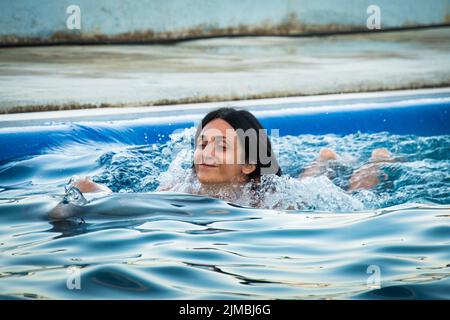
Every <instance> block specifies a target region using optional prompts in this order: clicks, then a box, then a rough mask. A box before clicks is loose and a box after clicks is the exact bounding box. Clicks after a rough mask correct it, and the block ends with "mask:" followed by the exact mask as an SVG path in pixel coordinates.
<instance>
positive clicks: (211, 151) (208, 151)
mask: <svg viewBox="0 0 450 320" xmlns="http://www.w3.org/2000/svg"><path fill="white" fill-rule="evenodd" d="M215 150H216V149H215V147H214V143H208V144H207V145H206V147H205V148H204V149H203V158H204V159H205V160H206V159H207V158H214V156H215Z"/></svg>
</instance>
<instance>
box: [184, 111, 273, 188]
mask: <svg viewBox="0 0 450 320" xmlns="http://www.w3.org/2000/svg"><path fill="white" fill-rule="evenodd" d="M215 119H222V120H224V121H226V122H227V123H228V124H229V125H230V126H231V127H233V129H234V130H236V131H237V130H238V129H242V131H243V132H244V133H245V132H246V131H247V130H248V129H253V132H257V133H258V134H256V137H254V138H256V141H257V149H256V150H257V152H256V155H255V154H250V143H249V139H248V138H249V137H248V136H244V135H242V134H241V133H242V132H240V130H239V131H237V133H238V137H239V141H240V142H241V145H242V146H243V147H244V157H245V162H246V163H252V164H255V165H256V169H255V170H254V171H253V172H252V173H250V174H249V175H248V177H249V178H250V179H253V178H259V177H261V174H262V173H261V172H262V169H263V170H264V171H265V174H276V175H277V176H281V168H280V166H279V165H278V161H277V159H276V158H275V154H274V152H273V151H272V145H271V143H270V139H269V137H268V136H267V134H266V132H265V131H262V130H264V127H263V126H262V125H261V123H260V122H259V121H258V119H256V118H255V116H254V115H253V114H251V113H250V112H248V111H246V110H236V109H234V108H220V109H217V110H213V111H211V112H209V113H208V114H207V115H206V116H205V117H204V118H203V119H202V121H201V123H200V124H199V126H198V128H197V132H196V133H195V144H197V139H198V136H199V135H200V133H201V131H202V129H203V128H204V127H205V126H206V125H207V124H208V123H209V122H211V121H212V120H215ZM260 148H263V150H266V151H265V156H266V157H268V158H269V159H270V160H269V162H268V163H266V164H265V163H262V161H261V160H262V159H260ZM192 167H193V168H194V170H195V167H194V165H193V166H192Z"/></svg>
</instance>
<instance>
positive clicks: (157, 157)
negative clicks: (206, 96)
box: [0, 129, 450, 299]
mask: <svg viewBox="0 0 450 320" xmlns="http://www.w3.org/2000/svg"><path fill="white" fill-rule="evenodd" d="M193 134H194V129H187V130H185V131H183V132H180V133H177V134H174V135H172V136H171V138H170V140H169V141H167V142H165V143H155V144H152V145H145V146H123V145H119V144H116V143H114V144H95V145H87V144H80V143H77V144H72V145H66V146H59V147H58V148H57V149H51V150H48V152H46V153H45V154H40V155H35V156H29V157H27V158H25V159H16V160H14V161H10V162H8V163H3V164H1V165H0V216H1V220H0V226H1V227H0V261H1V262H2V263H1V266H0V297H3V298H11V297H19V298H32V299H40V298H61V299H92V298H102V299H103V298H125V299H128V298H138V299H176V298H178V299H180V298H181V299H183V298H192V299H218V298H222V299H240V298H248V299H274V298H357V299H358V298H369V299H370V298H389V299H391V298H412V299H414V298H418V299H421V298H425V299H433V298H438V299H449V298H450V296H449V292H450V281H449V279H450V277H449V275H450V272H449V270H450V246H449V244H450V223H449V218H450V214H449V212H450V207H449V204H450V170H449V169H450V137H449V136H434V137H418V136H413V135H410V136H398V135H392V134H388V133H376V134H362V133H358V134H352V135H347V136H338V135H323V136H310V135H302V136H284V137H279V138H274V139H273V143H274V145H276V150H278V151H277V152H278V158H279V162H280V165H281V167H282V169H283V172H284V175H283V176H282V177H275V176H267V177H264V178H263V179H262V181H261V184H260V186H259V188H258V189H256V191H255V189H254V188H252V185H251V184H247V185H245V186H242V189H241V190H239V189H237V190H235V192H232V193H230V192H229V190H226V191H225V190H219V189H214V188H212V189H210V190H206V189H202V186H201V185H200V184H199V183H198V181H196V178H195V176H194V175H193V174H192V170H191V166H192V137H193ZM323 147H328V148H333V149H334V150H336V151H337V153H338V154H339V155H340V158H339V159H338V160H337V161H336V162H333V163H332V164H331V165H330V167H329V168H328V175H329V177H330V178H327V177H325V176H319V177H315V178H307V179H304V180H302V181H299V180H298V179H297V177H298V175H299V174H300V173H301V172H302V170H303V169H304V168H305V167H306V166H307V165H308V164H309V163H310V162H311V161H313V160H314V159H315V158H316V157H317V154H318V152H319V150H320V149H321V148H323ZM380 147H384V148H387V149H389V150H390V151H391V152H392V153H393V154H394V156H395V158H396V162H391V163H388V164H385V165H383V167H382V172H383V173H386V174H387V175H388V176H389V178H388V179H386V180H384V181H382V183H381V184H380V185H378V186H377V187H376V188H374V189H372V190H364V191H358V192H348V191H346V190H347V185H348V178H349V177H350V175H351V173H352V172H353V170H355V169H357V168H359V167H360V166H362V165H364V164H365V163H367V161H368V159H369V157H370V153H371V151H372V150H373V149H374V148H380ZM73 175H79V176H83V175H91V176H93V177H94V179H95V180H96V181H98V182H101V183H105V184H107V185H108V186H109V187H110V188H112V189H113V190H114V191H115V192H116V193H114V194H113V195H104V194H99V195H96V196H89V195H87V194H85V195H81V196H80V194H78V193H70V192H69V193H68V194H65V192H64V186H65V185H66V184H67V182H68V181H69V179H70V177H72V176H73ZM166 186H168V187H171V188H172V192H169V193H155V192H152V191H155V190H156V189H157V188H158V187H166ZM69 190H70V189H69ZM240 191H242V192H240ZM184 192H189V193H192V194H186V193H184ZM201 192H205V194H206V195H209V196H201V195H196V193H201ZM252 192H253V193H252ZM250 195H251V196H250ZM64 196H66V202H67V203H65V204H64V205H70V206H71V208H72V211H71V212H72V213H73V214H72V215H70V216H67V217H65V219H56V220H53V219H50V218H49V216H48V215H49V212H51V211H52V210H53V208H54V207H55V206H56V205H57V204H58V203H59V202H60V201H61V200H63V198H64ZM210 196H214V197H210ZM222 199H223V200H225V201H223V200H222ZM255 201H256V204H257V205H258V206H259V207H261V208H260V209H258V208H249V207H250V206H252V205H255ZM262 208H265V209H262ZM267 208H270V209H267ZM287 208H288V209H301V210H283V209H287ZM324 211H325V212H324ZM69 266H76V267H78V268H79V269H80V270H81V290H69V289H68V288H67V285H66V283H67V268H68V267H69ZM370 266H377V267H379V268H380V270H381V277H380V279H381V283H380V284H375V285H374V284H370V283H368V277H370V275H371V274H370V272H369V273H368V270H369V267H370ZM370 270H371V269H370Z"/></svg>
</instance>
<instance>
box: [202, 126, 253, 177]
mask: <svg viewBox="0 0 450 320" xmlns="http://www.w3.org/2000/svg"><path fill="white" fill-rule="evenodd" d="M195 145H196V148H195V152H194V166H195V171H196V173H197V177H198V179H199V181H200V182H201V183H203V184H225V183H243V182H245V181H247V179H248V178H247V175H248V174H249V173H251V172H252V171H253V170H255V168H256V166H255V165H246V164H244V161H243V151H242V146H241V144H240V142H239V139H238V136H237V134H236V131H235V130H234V129H233V127H232V126H230V125H229V124H228V122H226V121H225V120H222V119H214V120H212V121H210V122H209V123H208V124H207V125H206V126H205V127H204V128H203V129H202V131H201V133H200V134H199V136H198V138H197V141H196V142H195Z"/></svg>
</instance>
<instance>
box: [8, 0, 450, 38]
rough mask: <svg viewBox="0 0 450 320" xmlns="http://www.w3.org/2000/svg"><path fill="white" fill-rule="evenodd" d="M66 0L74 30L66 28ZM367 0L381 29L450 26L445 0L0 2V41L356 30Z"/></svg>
mask: <svg viewBox="0 0 450 320" xmlns="http://www.w3.org/2000/svg"><path fill="white" fill-rule="evenodd" d="M72 4H75V5H78V6H79V7H80V9H81V29H80V30H69V29H68V28H67V26H66V20H67V18H68V16H69V15H68V14H67V13H66V9H67V7H68V6H69V5H72ZM371 4H375V5H378V6H379V7H380V9H381V27H382V29H390V28H402V27H414V26H431V25H448V24H450V0H428V1H413V0H396V1H393V0H140V1H132V0H95V1H93V0H42V1H36V0H0V45H13V44H43V43H80V42H88V43H89V42H94V43H96V42H141V41H142V42H158V41H165V40H176V39H189V38H195V37H205V36H217V35H241V34H244V35H289V34H306V33H322V32H323V33H329V32H346V31H361V30H367V28H366V20H367V17H368V14H367V12H366V10H367V7H368V6H369V5H371Z"/></svg>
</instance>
